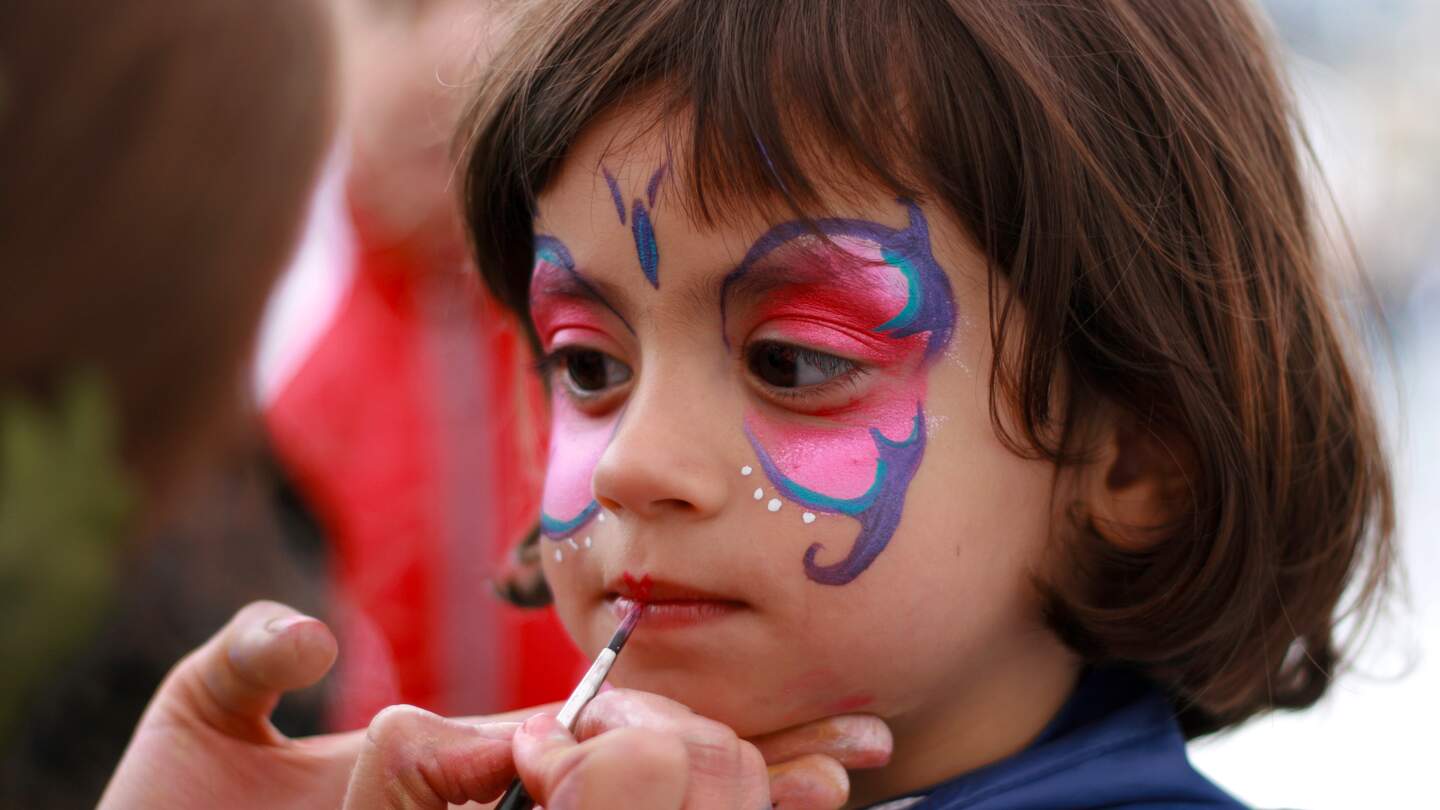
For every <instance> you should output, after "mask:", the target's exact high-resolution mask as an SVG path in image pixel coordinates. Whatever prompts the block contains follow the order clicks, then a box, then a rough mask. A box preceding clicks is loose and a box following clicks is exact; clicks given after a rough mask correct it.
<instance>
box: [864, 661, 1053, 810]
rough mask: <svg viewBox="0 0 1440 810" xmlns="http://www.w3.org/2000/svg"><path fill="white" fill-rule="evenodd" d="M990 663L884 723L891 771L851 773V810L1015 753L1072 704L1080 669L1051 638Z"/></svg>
mask: <svg viewBox="0 0 1440 810" xmlns="http://www.w3.org/2000/svg"><path fill="white" fill-rule="evenodd" d="M1045 637H1046V641H1045V642H1044V643H1041V644H1039V645H1034V644H1033V642H1034V639H1030V640H1029V642H1030V645H1028V646H1027V645H1016V646H1017V647H1021V649H1018V650H1008V651H1006V652H1005V653H1004V654H1002V655H1000V656H993V657H992V656H987V659H988V660H987V664H989V663H992V662H995V661H996V660H1000V661H1001V662H1002V665H1001V666H995V667H987V668H986V669H984V670H983V671H976V672H973V673H969V674H968V675H969V676H968V677H965V678H963V679H959V680H957V681H956V682H955V683H954V688H953V689H951V690H949V691H948V692H947V693H946V694H944V695H940V696H937V698H936V699H935V700H932V701H928V702H925V703H923V704H921V705H919V706H917V707H915V708H913V709H911V710H910V711H907V712H904V713H903V714H899V715H895V716H890V717H886V718H885V720H886V722H887V723H889V725H890V730H891V733H892V734H893V735H894V738H895V749H894V754H893V755H892V757H891V759H890V764H889V765H887V766H885V767H884V768H879V769H876V770H870V771H853V772H851V774H850V802H849V804H847V805H846V807H848V808H854V807H865V806H867V805H870V804H874V803H876V802H880V801H884V800H885V799H887V798H894V797H896V796H901V795H904V794H905V793H909V792H912V791H917V790H922V789H924V788H927V787H930V786H933V785H936V784H939V783H941V782H944V781H946V780H948V779H953V778H955V777H957V776H960V775H962V774H965V773H969V772H970V771H973V770H976V769H978V768H982V767H984V766H986V765H989V764H991V763H994V762H998V761H1000V760H1002V759H1005V758H1006V757H1008V756H1011V755H1013V754H1016V753H1018V752H1020V751H1021V750H1023V749H1024V748H1025V747H1026V746H1028V745H1029V744H1030V743H1031V742H1032V741H1034V739H1035V738H1036V737H1037V736H1039V734H1040V732H1041V731H1042V730H1044V728H1045V726H1046V724H1048V723H1049V722H1050V720H1051V719H1052V718H1053V717H1054V716H1055V714H1056V713H1057V712H1058V711H1059V710H1060V707H1061V706H1063V705H1064V703H1065V701H1066V699H1067V698H1069V696H1070V693H1071V691H1072V690H1073V689H1074V687H1075V681H1076V679H1077V677H1078V676H1079V672H1080V662H1079V661H1078V660H1077V659H1076V658H1075V656H1074V654H1073V653H1072V652H1071V651H1069V650H1068V649H1066V648H1065V647H1064V646H1063V645H1062V644H1060V642H1059V641H1058V640H1056V639H1054V638H1053V637H1052V636H1050V634H1048V633H1046V634H1045Z"/></svg>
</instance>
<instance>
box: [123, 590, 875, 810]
mask: <svg viewBox="0 0 1440 810" xmlns="http://www.w3.org/2000/svg"><path fill="white" fill-rule="evenodd" d="M335 655H336V644H335V638H334V636H333V635H331V634H330V631H329V630H328V629H327V628H326V627H325V625H324V624H323V623H321V622H320V621H319V620H317V619H314V618H311V617H308V616H304V615H302V614H300V613H297V612H296V611H294V610H293V609H291V608H288V607H286V606H284V605H279V604H276V603H273V602H257V603H254V604H251V605H248V606H247V607H245V608H244V609H242V610H241V611H240V612H239V613H237V614H236V615H235V617H234V618H233V619H231V621H230V623H229V624H227V625H226V626H225V627H224V629H222V630H221V631H220V632H219V633H217V634H216V635H215V636H214V637H213V638H211V639H210V640H209V641H208V642H206V643H205V645H204V646H202V647H200V648H199V649H198V650H196V651H195V652H193V653H191V654H190V655H188V656H186V657H185V659H183V660H182V661H181V662H180V663H179V664H178V665H177V666H176V667H175V669H174V670H172V671H171V673H170V675H169V676H167V677H166V679H165V682H164V683H163V684H162V685H161V687H160V689H159V691H157V692H156V695H155V698H154V699H153V700H152V701H151V703H150V706H149V707H148V708H147V709H146V711H145V715H144V716H143V717H142V718H141V721H140V725H139V727H138V728H137V729H136V732H135V737H134V738H133V739H132V740H131V742H130V746H129V748H127V750H126V752H125V756H124V758H123V759H122V760H121V762H120V766H119V768H118V769H117V770H116V772H115V775H114V776H113V777H112V779H111V782H110V785H109V786H108V787H107V789H106V791H105V795H104V796H103V797H102V798H101V801H100V807H101V808H102V810H116V809H117V808H131V807H157V806H165V807H207V808H219V809H220V810H225V808H241V807H244V808H250V807H266V808H276V809H277V810H286V808H292V807H293V808H301V807H304V808H310V807H317V806H319V807H334V806H338V805H339V804H340V803H341V801H342V799H343V800H344V801H346V802H347V806H348V807H351V808H400V807H405V808H410V807H437V808H443V807H444V806H445V803H446V801H447V800H455V801H463V800H468V799H474V800H478V801H488V800H490V799H493V798H496V796H498V794H499V792H500V791H501V790H503V788H504V786H505V785H506V784H508V782H509V780H510V779H511V778H512V777H513V775H514V773H515V770H514V768H515V763H516V762H518V763H519V765H520V769H521V773H522V774H524V775H526V779H527V784H530V783H533V784H532V785H531V786H532V789H534V790H536V791H538V792H539V795H541V796H545V797H547V798H551V799H552V803H551V807H552V808H559V809H560V810H563V808H565V807H566V806H567V805H566V804H565V803H566V802H570V801H574V802H582V803H583V806H584V807H585V808H587V810H590V808H601V809H603V808H607V807H617V808H618V807H634V806H637V805H636V804H635V803H634V802H633V801H628V800H627V799H625V798H621V799H619V800H617V799H615V798H614V796H617V795H618V796H622V797H623V796H625V794H623V793H618V794H606V795H609V796H610V798H603V799H600V800H599V801H609V802H611V803H610V804H603V803H595V804H592V803H591V802H590V798H589V797H590V795H591V794H590V791H592V790H597V786H604V785H611V786H613V788H612V789H615V790H619V789H620V788H623V787H624V786H625V785H627V784H634V783H633V782H627V781H626V780H633V779H637V778H640V779H646V780H649V779H650V778H651V777H656V778H657V779H658V781H656V782H653V783H652V782H649V781H646V782H645V783H644V784H645V787H644V788H643V789H640V790H639V792H637V793H634V794H632V798H633V797H636V796H644V795H646V794H654V792H655V789H656V786H659V787H661V788H663V790H669V791H671V793H663V790H662V792H661V794H659V795H657V798H658V799H667V798H669V799H674V798H675V796H676V795H677V794H676V793H675V792H676V791H679V793H678V795H679V796H681V797H682V798H681V799H679V800H678V801H679V802H681V803H675V804H672V805H668V806H669V807H674V808H680V807H686V808H709V807H726V808H729V807H733V806H734V805H733V804H728V803H727V802H729V801H731V800H732V798H738V797H750V796H763V795H764V793H765V791H768V792H769V796H770V799H771V800H772V801H774V802H778V803H780V804H781V805H782V806H785V807H797V808H821V807H826V808H828V807H838V806H840V805H841V804H842V803H843V802H844V800H845V795H846V794H847V793H848V789H849V780H848V777H847V776H846V774H845V769H846V768H863V767H874V766H876V765H880V764H883V763H884V762H885V761H886V760H887V759H888V757H889V751H890V734H889V731H888V729H887V728H886V727H885V726H884V724H883V723H882V722H881V721H880V720H879V719H877V718H874V717H867V716H859V715H854V716H837V717H831V718H826V719H823V720H818V721H815V722H813V723H809V724H806V725H804V726H798V727H796V728H793V729H788V730H786V731H782V732H777V733H776V734H772V735H768V736H766V737H764V738H760V739H756V740H753V741H742V740H739V739H737V738H736V737H735V735H734V733H733V732H731V731H730V730H729V729H728V728H727V727H725V726H723V725H721V724H719V723H715V722H714V721H710V720H707V719H705V718H701V717H699V716H697V715H695V714H693V713H691V712H690V711H689V710H688V709H686V708H684V707H683V706H681V705H680V704H678V703H675V702H673V701H669V700H667V699H665V698H661V697H658V696H656V695H649V694H645V693H640V692H632V691H629V690H623V689H617V690H612V691H610V692H607V693H605V694H603V695H601V696H599V697H597V698H596V699H595V700H594V701H592V702H591V704H590V706H589V707H588V708H587V709H586V711H585V712H584V713H583V714H582V715H581V721H580V725H579V727H577V729H576V731H577V734H578V735H579V737H580V739H581V740H583V742H580V741H577V740H576V739H575V738H574V737H571V736H569V735H568V734H567V735H565V736H560V735H558V734H556V733H555V731H556V729H555V728H552V726H553V725H554V721H553V715H549V714H542V715H541V716H538V717H535V718H532V721H531V722H530V723H529V724H528V725H527V726H525V727H523V728H521V727H518V725H517V724H516V723H514V722H506V721H513V720H515V719H517V718H518V717H521V716H525V715H529V714H533V713H534V711H535V710H534V709H530V710H527V711H525V712H512V713H510V714H507V715H497V716H494V717H489V718H476V719H467V720H446V719H442V718H440V717H438V716H435V715H432V714H429V713H428V712H423V711H421V710H419V709H415V708H413V707H392V708H391V709H387V710H386V711H384V712H382V713H380V714H379V715H377V716H376V718H375V720H374V721H373V722H372V723H371V726H370V728H369V729H368V730H367V731H364V732H350V733H345V734H328V735H321V736H316V737H307V738H303V739H290V738H287V737H285V736H284V735H283V734H281V733H280V732H279V731H278V730H277V729H276V728H275V727H274V726H273V725H272V724H271V723H270V720H269V716H270V712H271V711H272V710H273V709H274V707H275V705H276V703H278V702H279V698H280V695H281V694H282V693H283V692H285V691H289V690H291V689H300V688H304V687H306V686H309V685H312V684H314V683H315V682H316V681H318V680H319V679H320V678H321V677H323V676H324V674H325V673H326V672H327V671H328V670H329V668H330V666H331V665H332V664H333V663H334V659H335ZM554 708H555V707H549V709H550V711H552V712H553V711H554ZM517 729H518V730H517ZM560 731H563V729H560ZM512 736H513V737H514V753H513V757H512V751H511V743H510V742H509V740H510V738H511V737H512ZM642 738H643V739H642ZM637 740H638V742H636V741H637ZM632 743H634V744H635V747H634V748H631V747H630V746H631V744H632ZM636 751H639V752H641V755H640V756H636V754H635V752H636ZM757 754H758V757H759V760H761V761H763V763H764V764H763V765H762V764H760V763H759V762H757ZM357 760H358V762H359V764H358V766H357ZM656 769H658V772H657V770H656ZM352 772H353V775H352ZM607 780H608V781H607ZM767 783H768V784H767ZM347 786H348V788H349V790H348V793H347ZM667 786H668V787H667ZM462 796H464V797H465V799H463V800H462V799H461V798H460V797H462ZM568 796H574V797H575V798H574V799H573V800H572V799H570V798H568ZM568 806H571V807H574V806H577V805H576V804H570V805H568ZM654 806H667V805H654ZM755 806H756V807H760V806H762V805H760V804H756V805H755Z"/></svg>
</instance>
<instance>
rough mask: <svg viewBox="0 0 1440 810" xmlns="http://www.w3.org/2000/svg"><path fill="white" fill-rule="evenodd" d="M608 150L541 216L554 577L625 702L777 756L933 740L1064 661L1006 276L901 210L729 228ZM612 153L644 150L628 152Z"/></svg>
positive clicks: (623, 136) (840, 210) (537, 300)
mask: <svg viewBox="0 0 1440 810" xmlns="http://www.w3.org/2000/svg"><path fill="white" fill-rule="evenodd" d="M626 122H627V119H625V118H623V117H621V118H617V119H616V120H614V121H612V122H610V123H606V124H599V125H596V127H594V131H592V132H590V133H588V134H587V137H586V138H585V139H583V140H582V141H581V142H580V143H579V144H577V146H576V147H575V148H574V149H573V150H572V152H571V154H570V156H569V157H568V159H567V160H566V162H565V164H564V165H563V167H562V170H561V171H560V173H559V175H558V176H557V177H556V179H555V180H554V182H552V183H551V185H550V186H549V188H548V189H547V191H546V193H545V194H544V195H542V197H541V200H540V210H539V217H538V218H537V221H536V224H535V229H536V234H537V238H536V257H535V272H534V277H533V282H532V285H531V311H532V315H533V318H534V321H535V326H536V328H537V330H538V333H539V335H540V339H541V341H542V345H543V348H544V350H545V352H546V353H547V356H548V360H547V362H546V368H547V369H548V371H547V373H548V374H550V375H551V383H552V388H553V392H554V393H553V419H554V426H553V427H554V430H553V435H552V439H551V451H550V465H549V470H548V474H547V478H546V483H545V492H544V498H543V516H542V531H543V534H544V537H543V538H542V540H541V545H542V553H543V558H544V561H545V572H546V576H547V578H548V579H549V582H550V584H551V587H552V589H553V590H554V593H555V597H556V604H557V607H558V609H559V612H560V615H561V617H562V619H563V620H564V622H565V624H566V626H567V628H568V629H569V631H570V633H571V634H572V635H573V636H574V637H575V639H576V640H577V641H578V642H579V643H580V645H581V646H582V647H583V648H584V649H585V650H586V651H587V652H589V653H594V652H596V651H597V650H598V649H599V648H600V647H602V646H603V645H604V644H605V643H606V641H607V640H608V638H609V636H610V634H611V633H612V632H613V631H614V629H615V627H616V624H617V622H618V615H619V613H621V612H623V610H624V609H625V608H626V607H627V606H628V605H629V604H630V603H631V600H632V599H635V598H645V599H647V600H648V601H649V603H650V605H651V608H650V612H649V613H648V614H647V617H646V618H645V620H644V621H643V622H642V623H641V625H640V628H639V629H638V630H637V631H636V633H635V635H634V636H633V637H632V639H631V640H630V645H629V646H628V647H627V648H626V652H625V655H624V656H622V658H621V660H620V662H619V664H618V666H617V668H616V671H615V675H614V680H615V681H616V682H617V683H619V684H621V685H624V686H629V687H633V688H638V689H644V690H647V691H652V692H657V693H660V694H663V695H666V696H669V697H672V698H674V699H676V700H679V701H681V702H683V703H686V704H687V705H689V706H690V707H691V708H693V709H695V710H696V711H698V712H701V713H702V714H706V715H708V716H711V717H714V718H716V719H719V720H721V721H724V722H726V723H728V724H730V725H731V726H733V727H734V728H735V729H736V730H737V731H739V732H740V733H742V734H747V735H748V734H756V733H761V732H765V731H768V730H773V729H777V728H782V727H786V726H790V725H793V724H795V723H799V722H804V721H807V720H811V719H815V718H818V717H821V716H825V715H830V714H835V713H840V712H849V711H867V712H873V713H876V714H880V715H881V716H884V717H888V718H891V719H892V723H894V724H897V725H899V726H903V725H904V724H905V723H906V722H915V723H922V722H924V721H925V719H926V718H940V717H943V716H946V715H947V714H949V715H953V714H956V713H957V712H959V713H960V714H962V715H963V710H961V709H959V708H958V706H959V703H957V701H959V702H963V699H964V698H963V696H964V695H967V694H981V693H983V692H984V691H985V690H986V689H989V688H991V687H992V685H994V684H998V683H1002V682H1007V680H1008V681H1009V682H1011V683H1019V682H1023V681H1024V679H1025V678H1026V677H1028V675H1027V673H1028V672H1030V671H1032V670H1034V669H1035V668H1036V667H1037V666H1038V665H1039V662H1041V661H1052V660H1054V659H1055V657H1056V656H1057V655H1059V654H1060V653H1058V652H1057V651H1058V650H1059V645H1058V643H1057V642H1056V641H1055V640H1054V638H1053V637H1052V636H1051V635H1050V634H1049V633H1047V632H1045V631H1044V630H1043V629H1042V626H1041V624H1040V622H1039V611H1038V608H1037V600H1036V596H1035V595H1034V593H1033V589H1032V587H1031V585H1030V583H1031V581H1032V577H1033V576H1034V575H1036V574H1038V573H1039V571H1038V570H1037V563H1038V561H1039V560H1040V553H1041V548H1042V546H1043V544H1044V543H1045V541H1046V539H1047V536H1048V527H1049V526H1050V524H1051V519H1052V505H1051V491H1052V475H1053V468H1052V467H1051V466H1050V465H1049V464H1046V463H1041V462H1033V461H1027V460H1024V459H1021V458H1019V457H1017V456H1016V455H1014V454H1013V453H1011V452H1009V451H1008V450H1007V449H1006V448H1005V447H1004V446H1003V445H1002V444H1001V442H1000V440H999V439H998V438H997V436H996V433H995V431H994V428H993V426H992V423H991V417H990V410H989V391H988V383H987V381H988V374H989V369H990V364H991V355H990V342H989V323H988V319H987V308H986V278H985V272H986V270H985V267H984V263H983V260H982V257H981V256H980V255H979V254H978V253H977V252H976V251H975V250H974V249H973V248H972V247H971V245H970V243H969V242H968V241H967V240H966V239H965V238H964V236H963V235H962V234H961V232H960V231H959V229H958V228H957V227H956V226H955V225H954V224H953V223H952V222H951V221H950V219H949V218H948V217H947V216H946V215H945V214H944V213H943V212H941V211H939V210H937V209H935V208H933V207H931V206H929V205H926V204H923V203H922V204H919V205H916V204H914V203H911V202H909V201H905V200H896V199H895V198H894V197H893V196H891V195H888V194H886V193H885V192H884V191H882V190H879V189H876V190H875V191H874V192H873V194H871V195H870V196H869V197H867V198H863V199H861V198H857V197H855V196H854V195H853V194H852V195H849V196H846V197H841V196H836V197H835V198H834V199H833V212H832V214H831V216H830V217H829V218H826V219H822V220H819V223H818V224H819V225H820V228H821V230H822V231H823V232H824V233H825V234H826V235H827V236H828V237H829V240H828V243H827V240H824V239H821V238H818V237H817V236H815V234H814V232H813V231H812V230H810V229H809V228H807V227H806V226H805V225H803V224H800V223H784V222H782V223H774V222H764V221H759V220H758V219H757V220H755V221H752V222H748V223H745V224H743V225H727V226H724V227H720V228H713V229H707V228H702V227H700V226H697V225H696V224H695V223H694V222H692V221H691V220H690V219H689V218H688V217H687V215H686V211H687V207H688V203H689V201H688V200H685V199H683V198H681V196H680V195H681V194H682V191H681V188H680V184H677V183H673V182H671V178H672V174H673V170H674V167H673V166H672V165H671V164H669V163H667V150H666V149H665V146H664V144H663V142H662V141H660V140H659V139H658V137H644V138H639V139H637V138H636V137H635V136H634V134H633V132H634V130H633V129H626V128H625V127H626ZM615 143H626V144H630V146H629V147H627V148H626V149H624V150H618V149H614V148H610V149H607V148H606V147H607V145H610V144H615Z"/></svg>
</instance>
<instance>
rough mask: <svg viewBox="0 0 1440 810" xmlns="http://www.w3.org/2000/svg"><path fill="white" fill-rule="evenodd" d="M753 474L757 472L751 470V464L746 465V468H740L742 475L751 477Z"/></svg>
mask: <svg viewBox="0 0 1440 810" xmlns="http://www.w3.org/2000/svg"><path fill="white" fill-rule="evenodd" d="M752 472H755V470H753V469H751V467H750V465H749V464H746V465H745V466H744V467H741V468H740V474H741V475H749V474H750V473H752Z"/></svg>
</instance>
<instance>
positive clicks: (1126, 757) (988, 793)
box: [913, 669, 1244, 810]
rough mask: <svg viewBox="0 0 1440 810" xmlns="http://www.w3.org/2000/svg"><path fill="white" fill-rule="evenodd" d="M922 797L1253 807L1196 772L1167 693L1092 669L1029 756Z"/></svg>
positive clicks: (1088, 806) (931, 807)
mask: <svg viewBox="0 0 1440 810" xmlns="http://www.w3.org/2000/svg"><path fill="white" fill-rule="evenodd" d="M919 794H924V795H925V796H926V798H925V800H924V801H922V802H920V803H919V804H916V805H913V810H961V808H964V810H1093V809H1094V808H1103V807H1116V806H1123V807H1125V808H1127V810H1179V809H1180V808H1186V809H1187V810H1190V809H1192V808H1231V809H1232V810H1233V809H1234V808H1243V807H1244V805H1242V804H1240V803H1239V802H1237V801H1236V800H1235V799H1233V798H1231V797H1230V796H1229V794H1227V793H1225V792H1224V791H1223V790H1221V789H1220V788H1218V787H1216V786H1215V785H1214V784H1212V783H1211V782H1210V781H1209V780H1208V779H1206V778H1205V777H1204V776H1201V775H1200V773H1199V772H1198V771H1196V770H1195V769H1194V767H1192V766H1191V765H1190V760H1189V758H1188V757H1187V756H1186V754H1185V737H1184V735H1183V734H1181V732H1180V724H1179V723H1178V722H1177V721H1176V719H1175V714H1174V711H1173V710H1172V709H1171V707H1170V703H1169V701H1168V700H1166V698H1165V696H1164V695H1162V694H1161V693H1160V691H1159V690H1158V689H1156V688H1155V687H1154V686H1153V685H1151V684H1150V683H1148V682H1147V681H1145V680H1144V679H1142V678H1140V677H1138V676H1136V675H1134V674H1132V673H1130V672H1127V671H1124V670H1117V669H1097V670H1089V671H1087V672H1085V673H1084V674H1083V675H1082V676H1081V678H1080V681H1079V683H1078V684H1076V687H1075V691H1074V693H1072V694H1071V696H1070V699H1069V700H1068V701H1066V703H1065V705H1064V706H1063V707H1062V708H1061V709H1060V711H1059V712H1058V713H1057V714H1056V715H1055V718H1054V719H1053V720H1051V721H1050V723H1049V725H1047V726H1046V727H1045V730H1044V731H1042V732H1041V733H1040V735H1039V736H1038V737H1037V738H1036V739H1035V741H1034V742H1033V743H1031V744H1030V746H1029V747H1027V748H1026V749H1025V750H1023V751H1021V752H1020V753H1018V754H1015V755H1014V756H1011V757H1009V758H1007V759H1003V760H1001V761H999V762H996V763H994V764H992V765H987V766H985V767H984V768H980V769H978V770H975V771H971V772H970V773H967V774H964V775H962V776H958V777H956V778H955V779H952V780H950V781H948V782H944V783H942V784H940V785H937V786H935V787H934V788H932V789H930V790H926V791H917V795H919Z"/></svg>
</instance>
